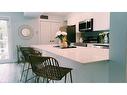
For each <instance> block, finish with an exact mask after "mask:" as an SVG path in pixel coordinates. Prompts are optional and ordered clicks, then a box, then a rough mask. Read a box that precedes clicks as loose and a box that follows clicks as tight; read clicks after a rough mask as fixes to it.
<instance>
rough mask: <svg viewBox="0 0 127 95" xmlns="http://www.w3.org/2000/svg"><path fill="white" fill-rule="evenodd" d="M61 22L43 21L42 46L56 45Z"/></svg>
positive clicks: (41, 29)
mask: <svg viewBox="0 0 127 95" xmlns="http://www.w3.org/2000/svg"><path fill="white" fill-rule="evenodd" d="M59 27H60V23H59V22H50V21H41V22H40V35H39V36H40V44H54V43H56V39H55V34H56V32H57V31H58V30H59Z"/></svg>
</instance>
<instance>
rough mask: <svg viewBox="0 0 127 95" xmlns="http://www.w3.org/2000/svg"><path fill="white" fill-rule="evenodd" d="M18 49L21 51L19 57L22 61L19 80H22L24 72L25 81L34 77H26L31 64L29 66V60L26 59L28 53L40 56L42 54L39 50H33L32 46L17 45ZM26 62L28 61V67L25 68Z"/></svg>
mask: <svg viewBox="0 0 127 95" xmlns="http://www.w3.org/2000/svg"><path fill="white" fill-rule="evenodd" d="M19 49H20V51H21V53H22V56H21V58H22V62H23V70H22V73H21V77H20V82H21V81H22V77H23V75H24V74H25V73H26V76H25V82H27V81H28V80H30V79H32V78H34V77H32V78H29V79H27V77H28V72H29V70H30V69H31V66H30V64H29V61H28V55H29V54H33V55H37V56H41V55H42V54H41V53H40V52H39V51H37V50H35V49H34V48H31V47H19ZM27 63H28V67H27V68H25V66H26V64H27Z"/></svg>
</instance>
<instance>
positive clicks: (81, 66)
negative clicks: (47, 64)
mask: <svg viewBox="0 0 127 95" xmlns="http://www.w3.org/2000/svg"><path fill="white" fill-rule="evenodd" d="M54 46H55V45H32V47H34V48H36V49H38V50H40V51H42V53H43V56H45V55H46V56H52V57H54V58H56V59H57V60H58V61H59V64H60V66H65V67H71V68H73V72H72V74H73V82H74V83H84V82H108V60H109V49H100V48H92V47H80V46H77V47H76V48H66V49H61V48H58V47H54Z"/></svg>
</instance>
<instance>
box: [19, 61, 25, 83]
mask: <svg viewBox="0 0 127 95" xmlns="http://www.w3.org/2000/svg"><path fill="white" fill-rule="evenodd" d="M24 68H25V63H24V64H23V69H22V73H21V77H20V82H21V81H22V77H23V73H24Z"/></svg>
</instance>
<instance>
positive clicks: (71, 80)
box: [70, 71, 72, 83]
mask: <svg viewBox="0 0 127 95" xmlns="http://www.w3.org/2000/svg"><path fill="white" fill-rule="evenodd" d="M70 80H71V83H72V74H71V71H70Z"/></svg>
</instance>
